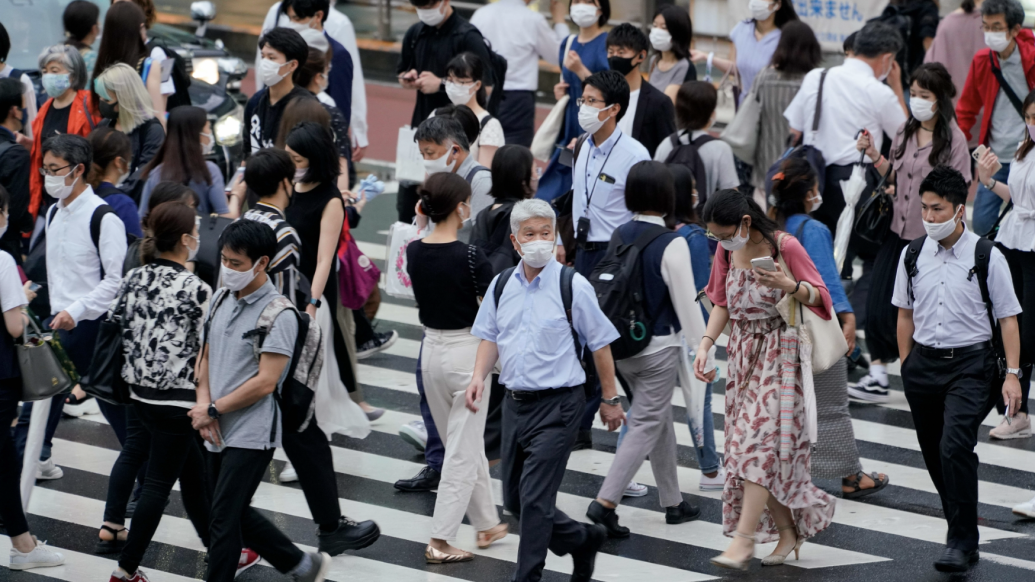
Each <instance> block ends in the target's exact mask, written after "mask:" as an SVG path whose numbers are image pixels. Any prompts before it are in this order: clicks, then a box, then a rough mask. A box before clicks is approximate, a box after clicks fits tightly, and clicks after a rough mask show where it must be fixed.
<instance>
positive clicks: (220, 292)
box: [201, 287, 230, 353]
mask: <svg viewBox="0 0 1035 582" xmlns="http://www.w3.org/2000/svg"><path fill="white" fill-rule="evenodd" d="M227 295H230V290H229V289H227V288H226V287H221V288H220V289H217V290H216V295H215V297H213V298H212V303H211V307H210V308H209V310H208V317H206V318H205V325H204V331H203V333H204V336H203V337H204V338H205V343H203V344H201V352H202V353H204V352H205V345H206V344H208V330H209V327H210V326H211V324H212V317H214V316H215V314H216V310H217V309H219V306H220V305H222V304H223V300H224V299H226V296H227Z"/></svg>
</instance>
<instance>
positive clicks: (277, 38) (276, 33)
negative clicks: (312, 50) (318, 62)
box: [259, 26, 309, 81]
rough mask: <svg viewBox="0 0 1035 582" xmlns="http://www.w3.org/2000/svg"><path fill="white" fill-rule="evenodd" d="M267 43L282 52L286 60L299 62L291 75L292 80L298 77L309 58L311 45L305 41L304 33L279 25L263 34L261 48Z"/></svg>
mask: <svg viewBox="0 0 1035 582" xmlns="http://www.w3.org/2000/svg"><path fill="white" fill-rule="evenodd" d="M267 44H268V45H270V47H271V48H273V49H274V50H276V51H279V52H280V53H282V54H283V55H284V58H285V59H287V60H286V61H285V62H290V61H297V62H298V68H296V69H295V72H294V73H293V74H292V75H291V80H292V81H294V80H295V79H296V78H298V72H299V71H301V70H302V67H304V66H305V61H306V59H307V58H309V45H307V44H306V43H305V39H303V38H302V35H301V34H298V32H296V31H295V30H293V29H290V28H285V27H283V26H278V27H276V28H271V29H269V30H267V31H266V33H265V34H263V35H262V38H260V39H259V50H262V49H263V48H264V47H265V46H266V45H267Z"/></svg>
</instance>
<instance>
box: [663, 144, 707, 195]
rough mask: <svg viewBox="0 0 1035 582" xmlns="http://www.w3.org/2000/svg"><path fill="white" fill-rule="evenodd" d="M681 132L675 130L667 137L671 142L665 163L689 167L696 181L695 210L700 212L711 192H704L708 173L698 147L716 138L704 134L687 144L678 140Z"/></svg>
mask: <svg viewBox="0 0 1035 582" xmlns="http://www.w3.org/2000/svg"><path fill="white" fill-rule="evenodd" d="M682 133H683V132H680V131H677V132H676V133H673V134H672V135H670V136H669V137H668V140H669V141H670V142H672V153H670V154H669V155H668V157H667V158H665V164H667V165H672V164H680V165H683V166H686V167H687V168H690V172H691V173H693V175H694V182H696V183H697V212H698V213H700V212H701V211H702V210H703V209H704V203H705V202H707V201H708V195H709V194H711V192H706V190H707V186H706V184H707V183H708V173H707V172H706V170H705V168H704V161H703V160H702V159H701V154H700V149H701V146H703V145H704V144H706V143H708V142H710V141H715V139H716V138H714V137H712V136H710V135H708V134H704V135H702V136H699V137H697V138H696V139H694V140H692V141H691V142H690V143H689V144H684V143H683V142H681V141H680V140H679V138H680V134H682Z"/></svg>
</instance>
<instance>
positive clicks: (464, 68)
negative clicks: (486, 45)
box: [436, 51, 493, 141]
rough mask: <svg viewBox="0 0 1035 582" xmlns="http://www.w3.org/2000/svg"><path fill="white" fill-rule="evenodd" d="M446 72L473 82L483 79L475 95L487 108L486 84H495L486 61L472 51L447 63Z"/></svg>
mask: <svg viewBox="0 0 1035 582" xmlns="http://www.w3.org/2000/svg"><path fill="white" fill-rule="evenodd" d="M446 74H447V75H453V76H454V77H456V78H458V79H470V80H471V81H472V82H478V81H481V82H482V86H481V87H479V88H478V93H477V94H476V95H475V97H476V98H477V99H478V105H481V106H482V108H483V109H484V108H485V106H486V104H487V103H488V94H487V91H486V89H485V86H486V85H489V86H491V85H492V84H493V83H492V78H491V77H492V71H491V70H486V68H485V63H483V62H482V60H481V59H480V58H479V57H478V55H476V54H474V53H472V52H470V51H467V52H462V53H460V54H458V55H456V56H455V57H453V58H452V60H450V61H449V63H448V64H447V65H446ZM436 115H437V114H436ZM472 141H474V140H472Z"/></svg>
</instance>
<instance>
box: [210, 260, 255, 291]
mask: <svg viewBox="0 0 1035 582" xmlns="http://www.w3.org/2000/svg"><path fill="white" fill-rule="evenodd" d="M219 273H220V275H221V277H222V279H223V287H226V288H227V289H229V290H231V291H240V290H241V289H244V288H245V287H247V286H248V284H249V283H251V282H252V281H254V280H255V276H256V273H255V270H254V269H248V270H247V271H235V270H233V269H231V268H230V267H227V266H226V265H220V267H219Z"/></svg>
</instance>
